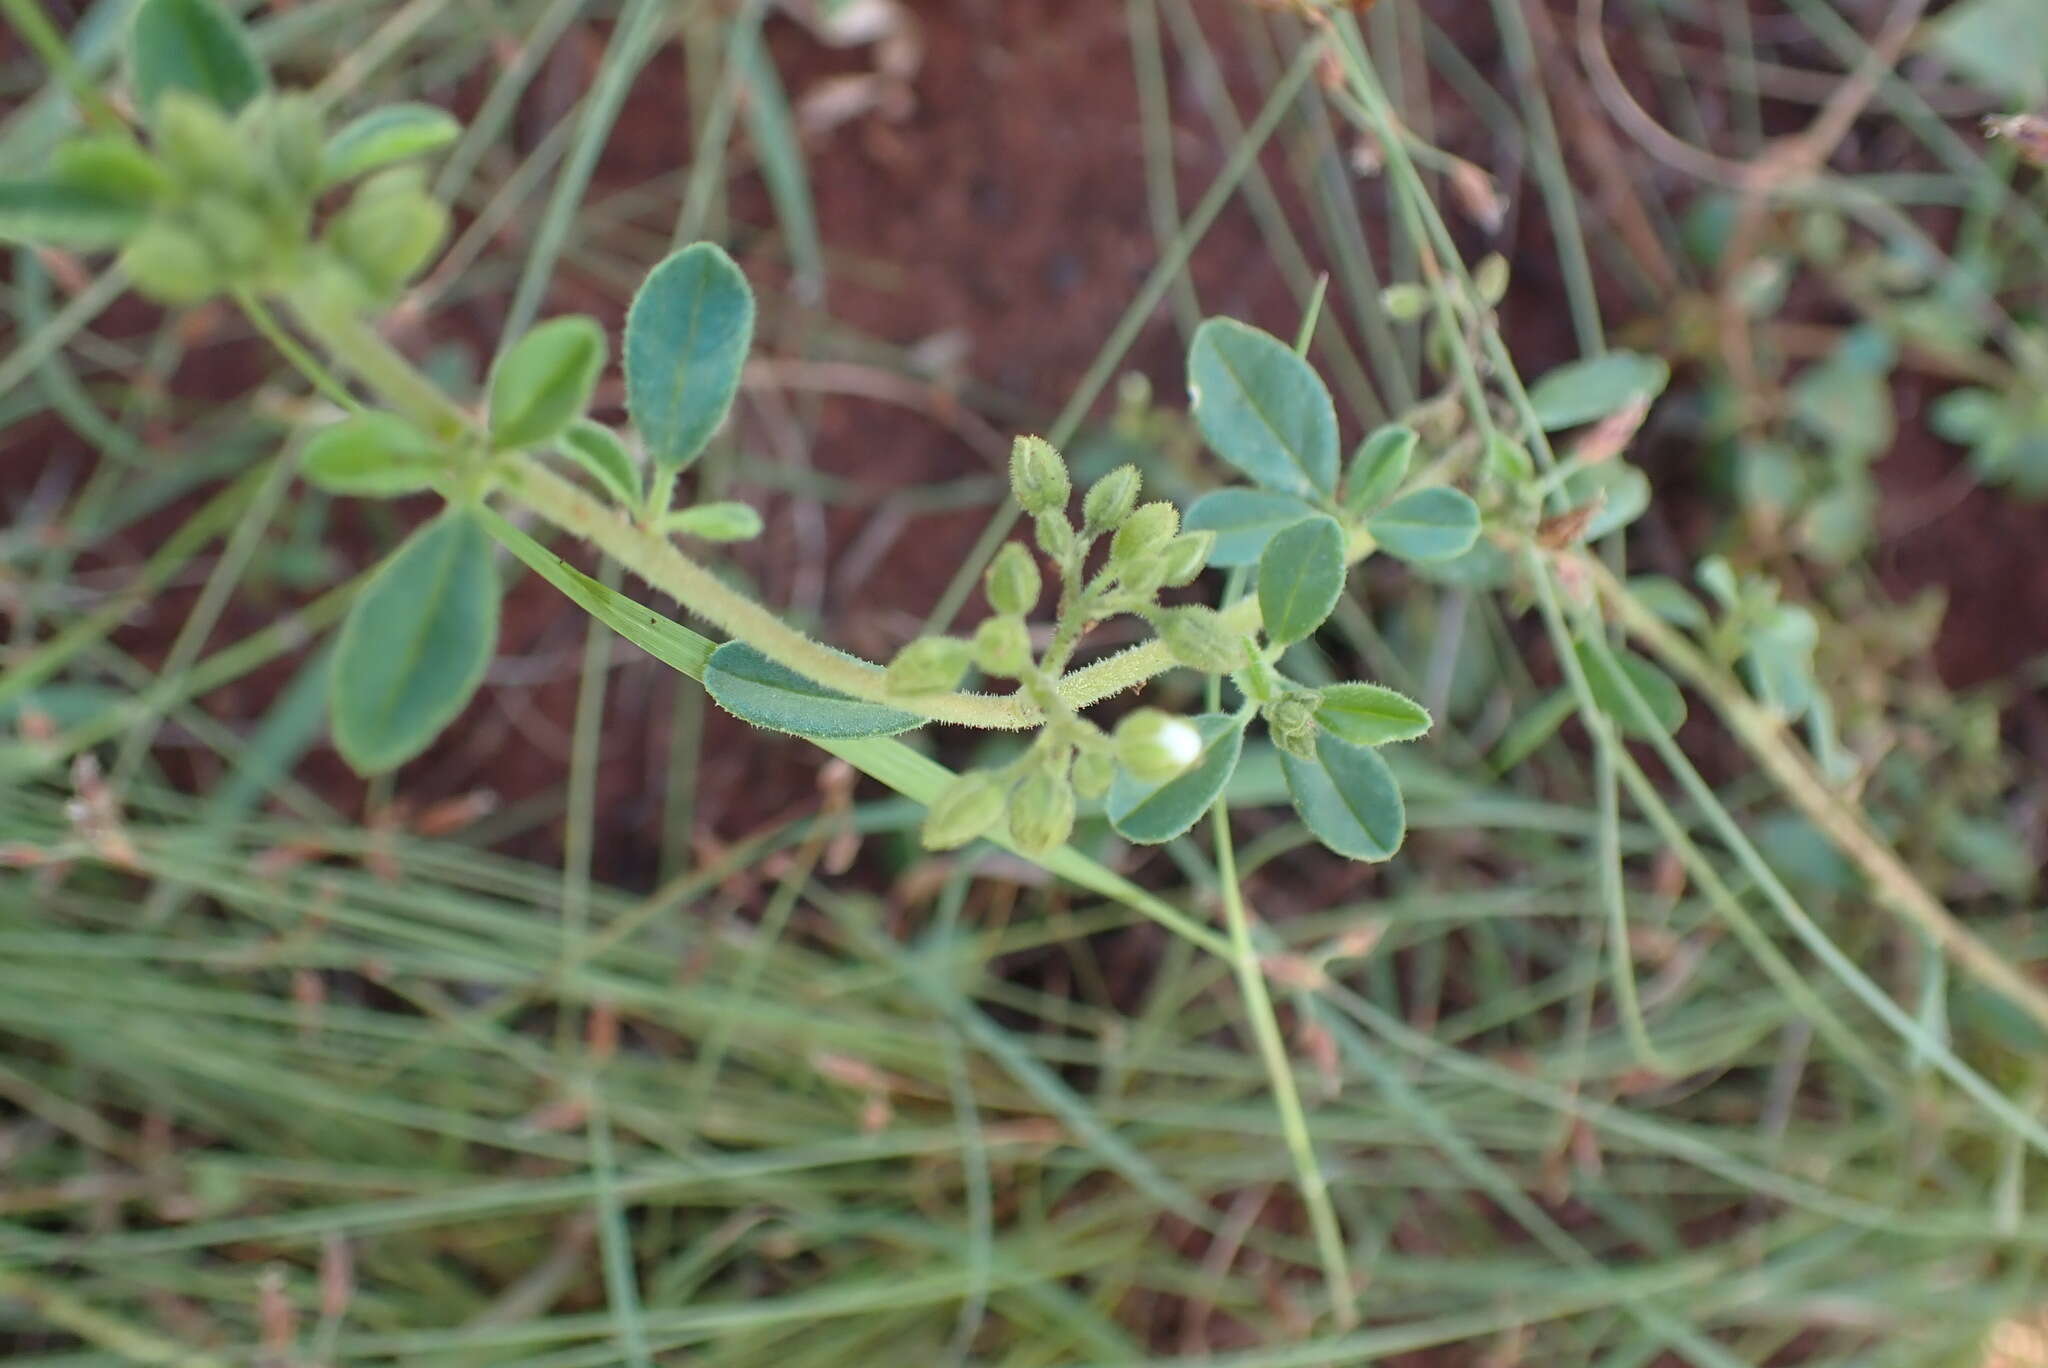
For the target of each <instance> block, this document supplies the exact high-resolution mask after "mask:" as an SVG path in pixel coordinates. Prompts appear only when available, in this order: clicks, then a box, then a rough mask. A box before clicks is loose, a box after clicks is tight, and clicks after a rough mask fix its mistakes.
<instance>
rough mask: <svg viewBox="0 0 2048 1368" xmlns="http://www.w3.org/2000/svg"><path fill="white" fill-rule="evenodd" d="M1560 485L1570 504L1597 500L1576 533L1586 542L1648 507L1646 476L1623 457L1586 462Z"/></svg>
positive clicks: (1648, 490) (1646, 509) (1598, 538)
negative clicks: (1592, 511) (1582, 467)
mask: <svg viewBox="0 0 2048 1368" xmlns="http://www.w3.org/2000/svg"><path fill="white" fill-rule="evenodd" d="M1564 487H1565V493H1566V496H1567V497H1568V498H1569V499H1570V500H1571V501H1572V503H1574V504H1588V503H1591V502H1593V501H1594V500H1595V499H1598V500H1600V501H1601V502H1600V507H1599V509H1598V510H1596V511H1595V512H1594V514H1593V516H1592V518H1591V520H1590V521H1588V522H1587V523H1586V526H1585V528H1584V530H1582V531H1581V532H1580V533H1579V539H1580V540H1581V541H1584V542H1587V543H1592V542H1596V541H1599V540H1600V539H1601V538H1602V537H1604V536H1607V535H1608V534H1609V533H1611V532H1618V531H1620V530H1621V529H1622V528H1624V527H1627V526H1628V525H1629V524H1630V523H1632V522H1634V521H1635V520H1636V519H1637V518H1640V517H1642V516H1643V514H1644V513H1646V512H1648V511H1649V507H1650V477H1649V476H1647V475H1645V474H1643V472H1642V471H1641V470H1639V469H1638V468H1636V467H1635V466H1632V465H1630V464H1629V463H1628V462H1627V461H1621V460H1614V461H1602V462H1601V463H1600V464H1599V465H1596V466H1589V467H1587V468H1586V469H1584V470H1581V471H1579V472H1578V473H1577V474H1575V475H1573V476H1572V477H1571V478H1570V479H1567V480H1566V481H1565V482H1564Z"/></svg>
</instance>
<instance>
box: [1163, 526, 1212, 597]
mask: <svg viewBox="0 0 2048 1368" xmlns="http://www.w3.org/2000/svg"><path fill="white" fill-rule="evenodd" d="M1215 549H1216V534H1215V533H1214V532H1183V533H1181V534H1180V535H1179V536H1178V537H1175V538H1174V539H1173V540H1172V541H1170V542H1168V543H1167V544H1166V549H1165V550H1164V551H1162V552H1160V553H1159V564H1160V569H1161V571H1162V572H1163V573H1162V575H1161V580H1160V582H1161V583H1163V584H1165V585H1167V586H1169V587H1171V588H1174V589H1178V588H1180V587H1181V586H1182V585H1183V584H1192V583H1194V580H1195V576H1197V575H1199V574H1201V573H1202V571H1203V570H1205V569H1206V568H1208V565H1209V553H1210V552H1211V551H1213V550H1215Z"/></svg>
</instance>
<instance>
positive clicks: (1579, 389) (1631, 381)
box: [1529, 352, 1671, 432]
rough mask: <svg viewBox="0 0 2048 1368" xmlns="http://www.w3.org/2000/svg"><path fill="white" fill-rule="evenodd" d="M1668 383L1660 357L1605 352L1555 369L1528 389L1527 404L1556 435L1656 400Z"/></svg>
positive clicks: (1667, 369) (1668, 375)
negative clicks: (1641, 403)
mask: <svg viewBox="0 0 2048 1368" xmlns="http://www.w3.org/2000/svg"><path fill="white" fill-rule="evenodd" d="M1670 380H1671V367H1670V366H1668V365H1666V364H1665V362H1664V360H1663V358H1661V357H1656V356H1644V355H1642V354H1640V353H1638V352H1608V353H1607V354H1606V355H1605V356H1595V357H1592V358H1590V359H1588V360H1585V361H1574V362H1572V363H1571V364H1570V365H1566V366H1559V367H1558V368H1557V369H1556V370H1554V371H1552V372H1550V373H1549V374H1548V375H1546V376H1544V377H1543V378H1542V379H1541V380H1538V381H1537V382H1536V383H1535V385H1534V386H1532V387H1531V388H1530V390H1529V403H1530V406H1531V407H1533V408H1534V409H1535V410H1536V421H1537V422H1538V423H1540V424H1542V426H1543V430H1544V431H1545V432H1556V431H1558V430H1559V429H1561V428H1571V427H1578V426H1580V425H1581V424H1584V423H1595V422H1598V421H1599V420H1600V419H1602V418H1605V417H1607V416H1608V415H1610V414H1614V413H1619V412H1621V410H1623V409H1625V408H1627V407H1628V406H1629V405H1630V404H1633V403H1637V402H1641V401H1648V400H1651V399H1655V398H1656V397H1657V396H1658V395H1659V394H1662V393H1663V392H1664V386H1665V385H1666V384H1668V383H1669V382H1670Z"/></svg>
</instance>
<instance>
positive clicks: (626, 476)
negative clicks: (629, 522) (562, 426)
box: [558, 418, 640, 508]
mask: <svg viewBox="0 0 2048 1368" xmlns="http://www.w3.org/2000/svg"><path fill="white" fill-rule="evenodd" d="M558 445H559V446H560V447H561V448H562V450H563V452H564V453H566V454H567V455H568V457H569V459H570V460H572V461H574V462H576V464H577V465H580V466H582V467H583V468H584V469H585V470H586V471H588V472H590V476H591V478H592V479H594V480H596V481H597V482H598V483H599V484H600V485H602V486H604V489H605V492H606V493H608V494H610V495H611V496H612V498H613V499H615V500H617V501H618V502H619V504H621V505H622V506H623V507H626V508H636V507H638V506H639V503H640V472H639V471H638V470H636V469H634V467H633V454H632V453H631V452H630V451H627V450H626V444H625V443H624V442H622V441H620V440H619V436H618V434H617V433H615V432H613V431H612V430H611V429H610V428H608V427H606V426H604V425H603V424H602V423H593V422H591V421H590V420H589V419H588V418H579V419H577V420H576V421H575V422H573V423H571V424H570V425H569V430H568V431H567V432H565V433H563V434H562V438H561V441H560V442H559V443H558Z"/></svg>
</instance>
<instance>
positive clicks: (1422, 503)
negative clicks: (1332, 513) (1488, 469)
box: [1365, 485, 1479, 561]
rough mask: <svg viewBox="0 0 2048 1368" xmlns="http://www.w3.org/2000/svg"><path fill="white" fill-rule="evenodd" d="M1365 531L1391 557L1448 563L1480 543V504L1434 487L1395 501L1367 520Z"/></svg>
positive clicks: (1445, 489)
mask: <svg viewBox="0 0 2048 1368" xmlns="http://www.w3.org/2000/svg"><path fill="white" fill-rule="evenodd" d="M1365 530H1366V531H1367V532H1370V533H1371V534H1372V539H1373V540H1374V541H1376V542H1378V543H1379V544H1380V549H1382V550H1383V551H1385V552H1386V553H1387V554H1388V555H1390V556H1398V557H1399V558H1400V559H1402V560H1407V561H1442V560H1450V559H1451V558H1453V557H1454V556H1462V555H1464V554H1465V553H1466V552H1467V551H1470V550H1471V549H1472V544H1473V543H1474V542H1476V541H1478V540H1479V505H1478V504H1475V503H1473V502H1472V500H1471V498H1470V497H1469V496H1467V495H1466V494H1465V493H1464V492H1463V491H1461V490H1456V489H1452V488H1450V487H1448V486H1446V485H1434V486H1432V487H1430V488H1428V489H1418V490H1416V491H1415V492H1414V493H1413V494H1404V495H1402V496H1401V497H1400V498H1398V499H1396V500H1394V502H1392V503H1391V504H1388V505H1387V506H1386V507H1385V508H1383V509H1381V510H1380V511H1379V512H1378V513H1375V514H1373V516H1372V517H1370V518H1368V519H1366V523H1365Z"/></svg>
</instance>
